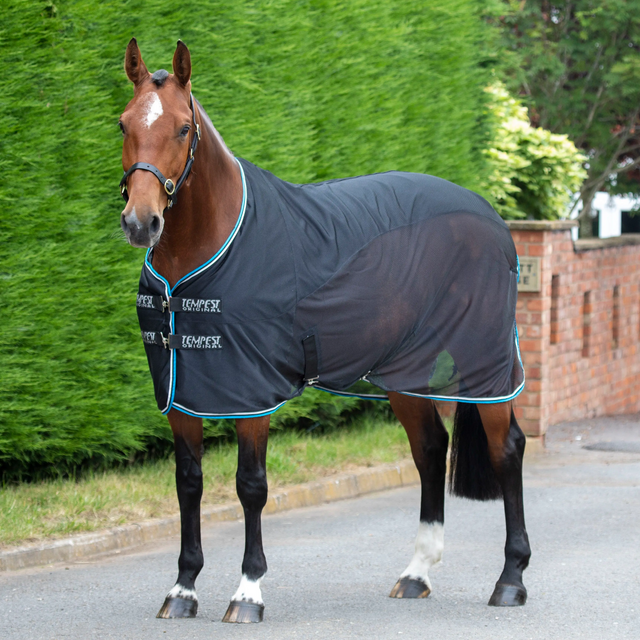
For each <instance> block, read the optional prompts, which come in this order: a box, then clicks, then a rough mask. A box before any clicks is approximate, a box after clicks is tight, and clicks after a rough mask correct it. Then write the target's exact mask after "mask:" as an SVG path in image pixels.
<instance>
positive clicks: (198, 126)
mask: <svg viewBox="0 0 640 640" xmlns="http://www.w3.org/2000/svg"><path fill="white" fill-rule="evenodd" d="M194 120H195V118H194ZM196 134H198V140H200V125H199V124H198V123H197V122H196Z"/></svg>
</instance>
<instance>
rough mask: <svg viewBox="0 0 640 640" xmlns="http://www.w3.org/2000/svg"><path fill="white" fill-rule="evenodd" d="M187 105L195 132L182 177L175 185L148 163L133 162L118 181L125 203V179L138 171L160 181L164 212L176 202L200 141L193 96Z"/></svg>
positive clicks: (127, 194) (127, 197)
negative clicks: (165, 196) (164, 205)
mask: <svg viewBox="0 0 640 640" xmlns="http://www.w3.org/2000/svg"><path fill="white" fill-rule="evenodd" d="M189 104H190V106H191V113H192V115H193V125H194V127H195V132H194V134H193V139H192V140H191V146H190V147H189V157H188V158H187V164H186V165H185V167H184V170H183V172H182V175H181V176H180V178H179V179H178V182H177V183H175V182H174V181H173V180H171V178H165V177H164V175H163V173H162V171H160V169H158V167H156V166H154V165H152V164H149V163H148V162H134V163H133V164H132V165H131V166H130V167H129V169H128V171H125V172H124V175H123V176H122V180H120V193H122V197H123V198H124V200H125V202H128V201H129V192H128V191H127V178H128V177H129V176H130V175H131V174H132V173H133V172H134V171H137V170H138V169H140V170H141V171H149V172H150V173H153V175H154V176H155V177H156V178H158V180H159V181H160V184H161V185H162V186H163V187H164V190H165V191H166V192H167V200H168V203H167V206H166V207H165V211H166V210H167V209H171V207H173V205H174V204H175V203H176V202H177V201H178V191H179V190H180V187H181V186H182V185H183V184H184V181H185V180H186V179H187V178H188V177H189V174H190V173H191V167H192V166H193V160H194V155H195V152H196V149H197V147H198V141H199V140H200V125H199V124H198V123H197V122H196V110H195V108H194V104H193V94H190V96H189Z"/></svg>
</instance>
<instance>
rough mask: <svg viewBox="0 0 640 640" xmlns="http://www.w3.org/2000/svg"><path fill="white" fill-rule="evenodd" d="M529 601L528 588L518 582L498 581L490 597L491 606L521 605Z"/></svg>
mask: <svg viewBox="0 0 640 640" xmlns="http://www.w3.org/2000/svg"><path fill="white" fill-rule="evenodd" d="M526 601H527V590H526V589H525V588H524V587H523V586H521V585H516V584H501V583H500V582H498V583H497V584H496V588H495V589H494V590H493V594H492V596H491V598H490V599H489V606H490V607H521V606H522V605H523V604H524V603H525V602H526Z"/></svg>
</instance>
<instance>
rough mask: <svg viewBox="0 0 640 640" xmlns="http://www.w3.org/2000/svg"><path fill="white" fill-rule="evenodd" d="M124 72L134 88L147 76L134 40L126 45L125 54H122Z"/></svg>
mask: <svg viewBox="0 0 640 640" xmlns="http://www.w3.org/2000/svg"><path fill="white" fill-rule="evenodd" d="M124 70H125V71H126V72H127V77H128V78H129V80H131V82H133V84H135V85H136V86H138V85H139V84H140V83H141V82H142V81H143V80H145V79H146V77H147V76H148V75H149V72H148V71H147V67H146V66H145V64H144V62H143V60H142V54H141V53H140V47H138V43H137V42H136V39H135V38H131V40H129V44H128V45H127V52H126V53H125V54H124Z"/></svg>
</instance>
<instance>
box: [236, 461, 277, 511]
mask: <svg viewBox="0 0 640 640" xmlns="http://www.w3.org/2000/svg"><path fill="white" fill-rule="evenodd" d="M236 490H237V492H238V498H240V502H241V503H242V506H243V507H245V508H246V509H251V510H255V511H258V510H260V509H262V508H263V507H264V505H265V504H266V503H267V494H268V490H269V487H268V484H267V474H266V471H265V470H264V469H260V468H258V469H250V468H246V467H239V468H238V471H237V473H236Z"/></svg>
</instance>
